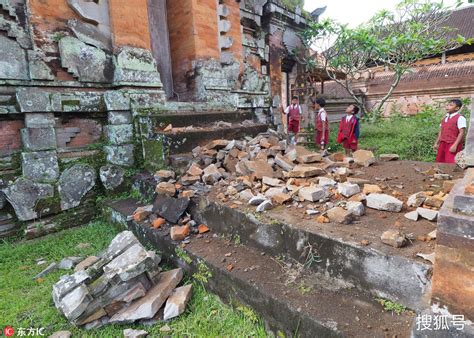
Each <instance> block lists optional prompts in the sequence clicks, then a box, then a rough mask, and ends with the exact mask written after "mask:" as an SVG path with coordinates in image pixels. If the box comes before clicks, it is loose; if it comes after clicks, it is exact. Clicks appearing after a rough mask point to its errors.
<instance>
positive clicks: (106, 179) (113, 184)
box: [99, 165, 125, 191]
mask: <svg viewBox="0 0 474 338" xmlns="http://www.w3.org/2000/svg"><path fill="white" fill-rule="evenodd" d="M99 176H100V181H101V182H102V184H103V185H104V187H105V189H107V190H110V191H114V190H116V189H119V188H120V187H121V186H122V184H123V183H124V181H125V170H123V169H122V168H121V167H119V166H115V165H106V166H103V167H101V168H100V170H99Z"/></svg>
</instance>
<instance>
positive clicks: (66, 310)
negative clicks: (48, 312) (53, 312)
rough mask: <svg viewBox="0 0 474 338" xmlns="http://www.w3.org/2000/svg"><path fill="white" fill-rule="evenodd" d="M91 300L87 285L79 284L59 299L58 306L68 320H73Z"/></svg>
mask: <svg viewBox="0 0 474 338" xmlns="http://www.w3.org/2000/svg"><path fill="white" fill-rule="evenodd" d="M91 300H92V299H91V297H90V295H89V290H88V289H87V286H85V285H79V286H78V287H77V288H75V289H74V290H72V291H71V292H69V293H68V294H66V295H65V296H64V297H63V298H62V299H61V301H60V303H59V308H60V309H61V311H62V312H63V314H64V316H65V317H66V318H67V319H68V320H70V321H74V320H76V319H77V318H78V317H79V316H80V315H81V314H82V313H83V312H84V311H85V310H86V309H87V307H88V306H89V304H90V302H91Z"/></svg>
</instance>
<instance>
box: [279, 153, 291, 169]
mask: <svg viewBox="0 0 474 338" xmlns="http://www.w3.org/2000/svg"><path fill="white" fill-rule="evenodd" d="M275 164H276V165H277V166H279V167H280V168H282V169H283V170H285V171H291V170H293V168H294V167H295V165H294V164H293V162H292V161H291V160H290V159H288V158H286V157H285V156H282V155H281V154H278V155H277V156H276V157H275Z"/></svg>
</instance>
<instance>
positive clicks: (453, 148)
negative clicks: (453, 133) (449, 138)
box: [449, 128, 466, 154]
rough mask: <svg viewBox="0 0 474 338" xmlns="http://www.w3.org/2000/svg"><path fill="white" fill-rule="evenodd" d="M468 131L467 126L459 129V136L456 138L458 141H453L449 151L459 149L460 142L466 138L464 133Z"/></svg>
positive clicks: (453, 151) (452, 151)
mask: <svg viewBox="0 0 474 338" xmlns="http://www.w3.org/2000/svg"><path fill="white" fill-rule="evenodd" d="M465 132H466V128H461V129H459V135H458V137H457V138H456V141H455V142H454V143H453V145H452V146H451V148H449V151H450V152H451V153H453V154H454V153H455V152H456V151H457V149H458V146H459V144H460V143H461V142H462V140H463V139H464V134H465Z"/></svg>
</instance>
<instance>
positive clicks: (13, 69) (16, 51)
mask: <svg viewBox="0 0 474 338" xmlns="http://www.w3.org/2000/svg"><path fill="white" fill-rule="evenodd" d="M0 79H7V80H29V76H28V64H27V62H26V55H25V51H24V50H23V49H22V48H21V47H20V45H19V44H18V43H17V42H16V41H15V40H13V39H9V38H8V37H7V36H4V35H0Z"/></svg>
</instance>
